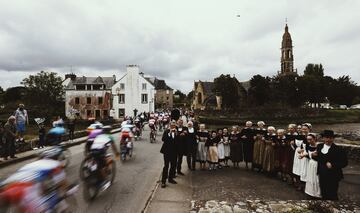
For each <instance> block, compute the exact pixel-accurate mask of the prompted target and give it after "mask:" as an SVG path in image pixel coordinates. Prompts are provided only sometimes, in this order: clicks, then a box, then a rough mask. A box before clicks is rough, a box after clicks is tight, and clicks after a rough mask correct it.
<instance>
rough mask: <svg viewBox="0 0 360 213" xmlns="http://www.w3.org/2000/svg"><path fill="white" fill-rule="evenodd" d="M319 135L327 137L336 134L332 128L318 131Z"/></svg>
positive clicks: (335, 135)
mask: <svg viewBox="0 0 360 213" xmlns="http://www.w3.org/2000/svg"><path fill="white" fill-rule="evenodd" d="M320 135H321V137H329V138H335V137H337V136H338V135H337V134H335V133H334V131H332V130H324V131H323V132H322V133H320Z"/></svg>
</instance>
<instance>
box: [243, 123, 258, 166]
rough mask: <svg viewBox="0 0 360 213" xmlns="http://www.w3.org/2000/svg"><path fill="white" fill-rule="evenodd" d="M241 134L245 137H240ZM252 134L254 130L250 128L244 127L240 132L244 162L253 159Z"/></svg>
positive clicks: (253, 134)
mask: <svg viewBox="0 0 360 213" xmlns="http://www.w3.org/2000/svg"><path fill="white" fill-rule="evenodd" d="M243 136H245V137H246V138H242V137H243ZM254 136H255V131H254V130H253V129H252V128H248V127H245V128H244V129H242V130H241V132H240V140H241V142H242V144H243V152H244V161H245V162H252V161H253V152H254Z"/></svg>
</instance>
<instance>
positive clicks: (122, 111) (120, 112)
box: [119, 109, 125, 117]
mask: <svg viewBox="0 0 360 213" xmlns="http://www.w3.org/2000/svg"><path fill="white" fill-rule="evenodd" d="M124 115H125V109H119V117H124Z"/></svg>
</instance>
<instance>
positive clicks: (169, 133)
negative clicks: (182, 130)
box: [160, 121, 179, 188]
mask: <svg viewBox="0 0 360 213" xmlns="http://www.w3.org/2000/svg"><path fill="white" fill-rule="evenodd" d="M178 137H179V135H178V132H177V130H176V122H175V121H171V123H170V129H167V130H165V131H164V133H163V136H162V141H163V145H162V147H161V150H160V152H161V153H162V154H163V155H164V168H163V172H162V178H161V187H162V188H165V187H166V180H167V179H169V183H172V184H176V181H175V180H174V178H175V171H176V157H177V152H176V143H177V140H178ZM169 164H170V171H169Z"/></svg>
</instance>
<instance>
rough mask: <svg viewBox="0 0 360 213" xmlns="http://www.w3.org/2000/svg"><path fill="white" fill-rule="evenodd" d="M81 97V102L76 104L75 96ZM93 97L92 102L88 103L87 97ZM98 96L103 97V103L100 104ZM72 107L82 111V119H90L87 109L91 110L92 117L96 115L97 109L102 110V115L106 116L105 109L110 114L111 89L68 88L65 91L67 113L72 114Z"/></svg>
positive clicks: (103, 117) (67, 114)
mask: <svg viewBox="0 0 360 213" xmlns="http://www.w3.org/2000/svg"><path fill="white" fill-rule="evenodd" d="M76 97H78V98H80V102H79V104H75V98H76ZM88 97H90V98H91V104H87V98H88ZM98 97H103V104H98ZM71 109H76V110H78V111H79V113H80V117H81V119H88V116H87V110H91V111H92V114H91V117H95V110H100V117H101V118H102V119H105V118H107V117H108V116H104V114H103V113H104V110H107V114H108V115H109V113H110V109H111V91H110V90H91V91H90V90H81V91H80V90H66V91H65V115H66V116H67V117H69V116H70V111H71Z"/></svg>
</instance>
